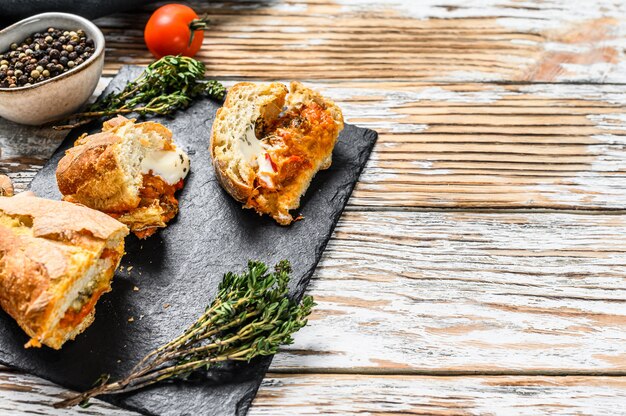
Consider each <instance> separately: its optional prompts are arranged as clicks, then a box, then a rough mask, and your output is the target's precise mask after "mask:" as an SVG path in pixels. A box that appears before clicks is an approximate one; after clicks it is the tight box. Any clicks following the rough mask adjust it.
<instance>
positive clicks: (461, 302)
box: [0, 0, 626, 415]
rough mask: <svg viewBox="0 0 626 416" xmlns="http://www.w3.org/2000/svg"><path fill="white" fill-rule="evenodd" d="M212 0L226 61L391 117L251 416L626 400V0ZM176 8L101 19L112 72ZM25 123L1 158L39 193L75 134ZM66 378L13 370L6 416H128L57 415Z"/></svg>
mask: <svg viewBox="0 0 626 416" xmlns="http://www.w3.org/2000/svg"><path fill="white" fill-rule="evenodd" d="M162 3H163V2H162ZM162 3H159V4H162ZM191 5H192V6H193V7H194V8H195V9H196V10H197V11H198V12H199V13H200V14H202V13H203V12H207V14H208V16H209V19H210V20H211V27H210V30H209V31H207V32H206V35H205V40H204V47H203V49H202V51H201V53H200V55H199V56H200V58H201V59H202V60H203V61H204V62H205V64H207V67H208V74H209V75H210V76H215V77H218V78H219V79H221V80H224V81H225V82H226V83H227V84H229V85H231V84H232V83H233V82H234V81H235V80H237V81H239V80H275V79H279V80H290V79H301V80H305V81H307V83H308V84H310V85H311V86H313V87H314V88H317V89H320V90H321V91H322V92H324V93H325V94H327V95H329V96H330V97H332V98H334V99H335V100H336V101H337V102H338V103H339V104H340V106H341V107H342V108H343V109H344V113H345V116H346V119H347V121H348V122H351V123H355V124H358V125H362V126H365V127H370V128H374V129H376V130H377V131H378V132H379V133H380V138H379V141H378V144H377V146H376V149H375V151H374V154H373V156H372V159H371V160H370V162H369V164H368V166H367V167H366V169H365V171H364V172H363V175H362V178H361V183H360V184H359V185H358V186H357V189H356V190H355V192H354V193H353V197H352V198H351V202H350V206H349V212H347V213H346V214H345V215H344V217H343V219H342V221H341V223H340V225H339V227H338V229H337V231H336V234H335V238H333V240H332V241H331V243H330V244H329V246H328V249H327V252H326V253H325V256H324V258H323V260H322V262H321V263H320V266H319V268H318V270H317V272H316V274H315V275H314V280H313V282H312V286H311V290H310V293H311V294H312V295H314V296H315V297H316V299H317V302H318V304H319V305H318V307H317V309H316V311H315V314H314V316H313V317H312V319H311V321H310V323H309V326H307V327H306V328H305V329H304V330H303V331H302V332H300V333H299V334H298V335H297V336H296V343H295V344H294V345H292V346H290V347H289V348H285V349H284V350H283V351H282V352H281V353H280V354H278V355H277V356H276V358H275V361H274V364H273V367H272V370H273V371H274V373H273V374H271V375H270V376H269V377H268V378H267V379H266V381H265V382H264V384H263V386H262V388H261V390H260V392H259V395H258V397H257V399H256V400H255V402H254V405H253V407H252V410H251V414H259V415H261V414H263V415H266V414H269V415H281V414H289V415H292V414H329V415H332V414H354V413H364V414H445V415H448V414H455V415H456V414H528V415H536V414H550V415H552V414H568V415H570V414H593V415H602V414H606V415H614V414H618V413H620V412H621V409H622V407H623V403H624V401H625V400H626V392H625V389H626V384H625V383H626V382H625V381H624V380H625V378H624V377H618V375H623V374H624V373H625V372H626V336H625V335H624V334H626V332H625V329H626V328H625V327H626V304H625V303H626V284H625V283H624V276H626V243H625V240H624V238H623V236H624V235H625V232H626V216H625V214H626V205H625V204H626V185H625V184H626V181H625V176H626V163H625V162H624V161H625V160H626V154H625V143H626V115H625V112H624V108H625V107H626V93H625V92H624V85H623V84H625V83H626V65H625V62H626V59H625V50H626V7H625V6H624V3H623V2H622V1H620V0H594V1H593V2H588V1H582V0H576V1H563V0H543V1H541V2H535V1H531V0H521V1H520V0H480V1H475V2H468V1H464V0H446V1H442V0H427V1H413V0H389V1H386V2H381V1H377V0H290V1H272V0H261V1H256V0H254V1H253V0H241V1H227V2H201V1H197V0H196V1H192V2H191ZM157 6H158V4H154V5H149V6H146V8H145V9H144V10H143V11H139V12H135V13H128V14H118V15H113V16H110V17H106V18H102V19H98V20H97V21H96V23H97V24H98V25H100V26H101V27H102V29H103V31H104V33H105V36H106V37H107V51H106V53H107V58H106V63H105V75H107V76H111V75H114V74H115V73H116V72H117V69H118V68H119V67H120V66H121V65H123V64H147V63H149V62H151V61H152V57H151V56H150V55H149V53H148V52H147V51H146V49H145V46H144V45H143V39H142V29H143V25H144V23H145V22H146V21H147V18H148V16H149V14H150V12H151V11H152V10H154V9H155V8H156V7H157ZM106 82H107V78H105V79H103V82H102V85H101V86H100V87H99V90H101V88H103V87H104V85H105V84H106ZM99 90H98V91H99ZM0 123H2V121H0ZM0 131H6V129H5V128H4V126H2V128H0ZM13 131H14V132H15V133H13V134H12V135H11V136H7V135H4V136H3V135H2V134H0V150H1V152H0V173H9V174H10V176H11V177H12V178H13V180H14V181H15V182H16V188H17V189H18V190H21V189H24V188H25V187H26V186H27V184H28V183H29V182H30V180H31V179H32V177H33V176H34V175H35V173H36V172H37V171H38V170H39V168H40V167H41V166H42V165H43V163H44V162H45V160H46V159H47V158H48V157H49V156H50V154H52V152H53V150H54V148H55V147H56V145H57V144H58V143H60V141H61V140H62V138H63V134H62V133H52V134H51V133H50V131H49V130H46V129H29V128H19V129H15V130H13ZM433 209H436V211H433ZM492 209H494V210H492ZM497 209H499V211H498V210H497ZM459 210H460V212H458V211H459ZM559 210H564V211H563V212H560V211H559ZM573 210H585V213H584V214H580V213H579V214H574V213H572V212H573ZM320 372H324V373H329V374H319V373H320ZM338 373H351V374H343V375H342V374H338ZM473 373H479V374H482V375H473ZM384 374H391V375H390V376H386V375H384ZM393 374H401V375H397V376H393ZM449 374H457V376H455V377H446V376H444V375H449ZM461 374H464V376H460V375H461ZM495 374H508V375H506V376H498V377H496V376H494V375H495ZM538 374H552V375H556V374H559V375H565V374H570V375H571V374H578V376H575V377H572V376H570V377H561V376H558V377H556V376H551V377H546V376H540V375H538ZM601 374H605V375H606V374H609V375H613V377H594V376H595V375H601ZM582 375H585V376H582ZM62 391H63V389H60V388H58V387H56V386H54V385H52V384H50V383H48V382H45V381H43V380H41V379H38V378H36V377H32V376H29V375H25V374H21V373H17V372H13V371H10V370H7V369H2V368H0V414H2V415H4V414H8V415H14V414H15V415H18V414H19V415H21V414H52V415H57V414H58V415H60V414H94V415H109V414H111V415H113V414H115V415H117V414H129V413H128V412H124V411H121V410H118V411H115V410H113V409H112V408H110V407H109V406H107V405H106V404H103V403H97V404H96V405H94V406H93V407H91V408H90V409H88V411H87V412H85V411H84V410H76V411H75V412H70V413H67V412H65V411H64V412H55V411H54V410H52V409H51V408H50V407H49V405H50V404H51V403H52V402H53V401H55V400H56V397H57V395H58V394H60V393H61V392H62ZM304 392H306V394H304Z"/></svg>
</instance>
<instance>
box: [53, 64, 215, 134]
mask: <svg viewBox="0 0 626 416" xmlns="http://www.w3.org/2000/svg"><path fill="white" fill-rule="evenodd" d="M205 70H206V68H205V66H204V64H203V63H202V62H200V61H197V60H195V59H193V58H189V57H187V56H172V55H169V56H164V57H163V58H161V59H159V60H157V61H155V62H153V63H152V64H150V65H149V66H148V67H147V68H146V69H145V70H144V71H143V72H142V73H141V74H140V75H139V77H137V78H136V79H135V80H134V81H131V82H129V83H128V84H126V86H125V87H124V89H123V90H122V91H120V92H118V93H111V94H109V95H107V96H106V97H104V98H103V99H101V100H99V101H97V102H95V103H94V104H92V105H91V106H89V107H88V108H87V111H85V112H82V113H76V114H73V115H71V116H69V117H67V118H65V119H63V120H60V121H70V122H69V123H68V124H64V125H57V126H54V128H55V129H56V130H63V129H71V128H74V127H77V126H80V125H83V124H86V123H89V122H90V121H91V120H93V119H96V118H99V117H106V116H114V115H117V114H128V113H138V114H140V115H146V114H158V115H168V114H172V113H174V112H175V111H176V110H179V109H185V108H187V107H189V105H190V104H191V103H192V102H193V100H194V99H196V98H198V97H200V96H205V97H210V98H214V99H216V100H222V99H223V98H224V95H225V94H226V88H224V86H223V85H222V84H221V83H220V82H219V81H216V80H205V78H204V72H205Z"/></svg>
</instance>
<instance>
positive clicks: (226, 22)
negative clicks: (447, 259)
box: [96, 0, 626, 82]
mask: <svg viewBox="0 0 626 416" xmlns="http://www.w3.org/2000/svg"><path fill="white" fill-rule="evenodd" d="M190 4H191V5H192V6H193V7H194V9H195V10H196V11H197V12H198V14H203V13H207V14H208V17H209V19H210V20H211V25H210V29H209V30H208V31H207V32H206V34H205V40H204V46H203V49H202V50H201V52H200V54H199V56H200V57H201V59H203V60H204V61H205V62H206V63H207V64H208V67H209V73H210V74H212V75H215V76H218V77H237V78H241V77H245V78H249V79H276V78H297V79H337V80H340V79H341V80H345V79H354V78H367V79H371V78H378V79H383V78H384V79H391V78H395V79H398V78H404V79H413V80H418V79H419V80H428V81H432V80H437V81H480V82H484V81H557V82H568V81H578V82H579V81H586V82H623V81H624V79H625V75H626V66H624V64H623V61H624V59H623V58H624V47H625V46H626V37H625V34H626V10H625V9H624V7H623V2H621V1H620V0H597V1H594V2H593V4H589V2H587V1H584V0H577V1H560V0H547V1H543V2H541V3H540V4H537V3H536V2H534V1H528V0H525V1H516V0H483V1H479V2H467V1H464V0H446V1H443V0H428V1H413V0H391V1H385V2H380V1H375V0H335V1H333V0H296V1H280V2H275V1H270V0H263V1H230V2H219V3H218V2H215V3H214V2H201V1H192V2H190ZM156 7H157V6H156V5H151V6H147V7H146V9H145V10H144V11H143V12H137V13H132V14H124V15H114V16H112V17H107V18H102V19H98V20H97V21H96V23H97V24H98V25H99V26H100V27H101V28H102V29H103V31H104V33H105V35H106V38H107V62H106V66H105V72H106V73H107V74H114V73H115V72H116V71H117V70H118V69H119V67H120V66H121V65H123V64H125V63H130V62H132V63H144V64H147V63H149V62H150V61H151V59H152V58H151V56H150V54H149V53H148V52H147V51H146V49H145V47H144V44H143V27H144V24H145V22H146V21H147V19H148V17H149V15H150V12H151V11H152V10H154V9H155V8H156Z"/></svg>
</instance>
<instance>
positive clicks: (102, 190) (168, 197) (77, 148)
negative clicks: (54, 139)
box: [56, 116, 189, 238]
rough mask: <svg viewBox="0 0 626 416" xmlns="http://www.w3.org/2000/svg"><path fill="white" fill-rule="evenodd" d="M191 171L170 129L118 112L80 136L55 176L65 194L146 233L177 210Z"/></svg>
mask: <svg viewBox="0 0 626 416" xmlns="http://www.w3.org/2000/svg"><path fill="white" fill-rule="evenodd" d="M188 173H189V157H188V156H187V154H186V153H185V152H184V151H182V150H181V149H180V148H178V147H177V146H176V144H174V142H173V141H172V132H171V131H170V130H168V129H167V128H166V127H165V126H163V125H161V124H159V123H155V122H151V121H148V122H145V123H135V121H134V120H129V119H127V118H125V117H122V116H118V117H117V118H114V119H111V120H109V121H106V122H105V123H104V124H103V129H102V132H101V133H97V134H93V135H89V136H87V135H85V136H83V137H81V138H79V139H78V140H77V141H76V143H75V145H74V147H72V148H71V149H69V150H67V151H66V154H65V156H64V157H63V158H62V159H61V160H60V162H59V165H58V166H57V171H56V177H57V183H58V185H59V190H60V191H61V193H62V194H63V195H64V198H63V199H64V200H66V201H69V202H77V203H81V204H83V205H86V206H88V207H90V208H94V209H97V210H99V211H102V212H105V213H107V214H109V215H111V216H112V217H114V218H116V219H118V220H119V221H121V222H122V223H124V224H126V225H127V226H128V227H129V228H130V230H131V231H132V232H133V233H135V235H137V236H138V237H139V238H146V237H148V236H150V235H152V234H154V233H155V232H156V230H157V229H158V228H162V227H165V226H166V225H167V223H168V222H169V221H170V220H171V219H172V218H174V216H176V214H177V213H178V200H177V199H176V197H175V193H176V191H178V190H180V189H182V187H183V185H184V178H185V177H186V176H187V174H188Z"/></svg>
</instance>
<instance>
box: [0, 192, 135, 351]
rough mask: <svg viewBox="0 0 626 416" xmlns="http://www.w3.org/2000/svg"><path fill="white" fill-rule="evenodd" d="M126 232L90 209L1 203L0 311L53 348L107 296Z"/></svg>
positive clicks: (41, 202)
mask: <svg viewBox="0 0 626 416" xmlns="http://www.w3.org/2000/svg"><path fill="white" fill-rule="evenodd" d="M126 235H128V228H127V227H126V226H125V225H124V224H122V223H120V222H119V221H116V220H115V219H113V218H111V217H109V216H108V215H105V214H103V213H101V212H98V211H95V210H92V209H90V208H87V207H84V206H80V205H75V204H71V203H69V202H63V201H52V200H48V199H42V198H37V197H35V196H22V195H21V194H20V195H18V196H14V197H11V198H9V197H0V306H1V307H2V309H4V311H5V312H7V313H8V314H9V315H11V316H12V317H13V318H14V319H15V320H16V321H17V323H18V324H19V326H20V327H21V328H22V329H23V330H24V332H26V333H27V334H28V335H29V336H30V337H31V339H30V341H29V342H28V343H27V344H26V347H40V346H41V345H42V344H43V345H47V346H48V347H50V348H54V349H60V348H61V346H62V345H63V344H64V343H65V342H66V341H68V340H73V339H74V338H75V337H76V336H77V335H78V334H80V333H81V332H83V331H84V330H85V329H86V328H87V327H88V326H89V325H91V323H92V322H93V320H94V314H95V305H96V303H97V302H98V299H99V298H100V296H102V294H104V293H106V292H108V291H109V290H111V285H110V283H111V279H112V278H113V274H114V272H115V269H116V268H117V266H118V265H119V263H120V260H121V258H122V255H123V254H124V237H125V236H126Z"/></svg>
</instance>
